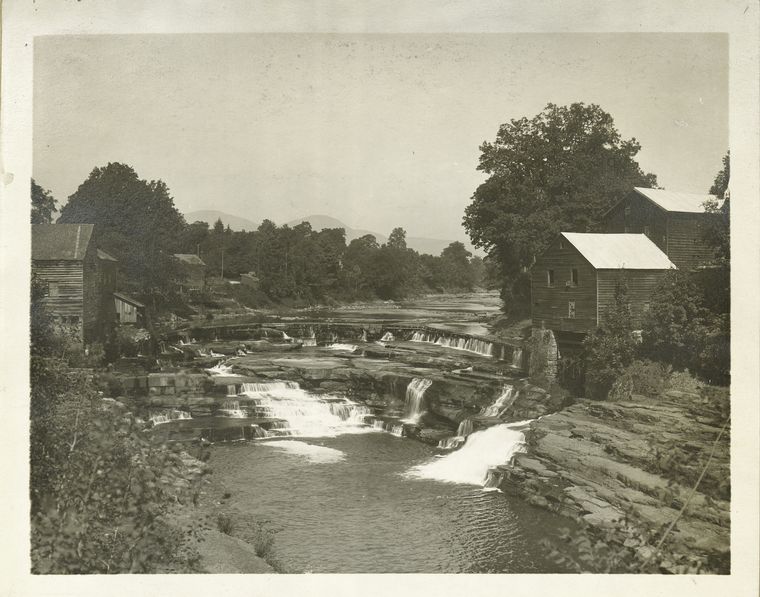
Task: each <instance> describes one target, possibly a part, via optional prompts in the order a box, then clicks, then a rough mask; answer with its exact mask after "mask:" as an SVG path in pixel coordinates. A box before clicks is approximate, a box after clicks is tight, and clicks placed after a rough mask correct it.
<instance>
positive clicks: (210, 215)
mask: <svg viewBox="0 0 760 597" xmlns="http://www.w3.org/2000/svg"><path fill="white" fill-rule="evenodd" d="M220 218H221V220H222V222H223V223H224V225H225V226H229V227H230V228H231V229H232V230H245V231H247V232H250V231H251V230H256V229H257V228H258V227H259V225H258V224H257V223H256V222H251V220H247V219H245V218H241V217H240V216H233V215H232V214H226V213H224V212H223V211H216V210H213V209H205V210H200V211H191V212H190V213H186V214H185V221H186V222H187V223H188V224H192V223H193V222H208V224H209V226H213V225H214V223H215V222H216V221H217V220H218V219H220Z"/></svg>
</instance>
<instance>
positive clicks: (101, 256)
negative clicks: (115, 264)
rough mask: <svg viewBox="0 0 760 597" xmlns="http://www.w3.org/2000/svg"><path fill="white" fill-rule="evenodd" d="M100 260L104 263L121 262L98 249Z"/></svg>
mask: <svg viewBox="0 0 760 597" xmlns="http://www.w3.org/2000/svg"><path fill="white" fill-rule="evenodd" d="M98 259H102V260H103V261H119V260H118V259H116V257H113V256H112V255H109V254H108V253H106V252H105V251H104V250H103V249H98Z"/></svg>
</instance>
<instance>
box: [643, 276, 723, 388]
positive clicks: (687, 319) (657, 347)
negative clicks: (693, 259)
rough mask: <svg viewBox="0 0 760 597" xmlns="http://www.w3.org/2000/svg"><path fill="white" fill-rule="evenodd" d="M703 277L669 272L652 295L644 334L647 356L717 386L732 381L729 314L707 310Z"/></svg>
mask: <svg viewBox="0 0 760 597" xmlns="http://www.w3.org/2000/svg"><path fill="white" fill-rule="evenodd" d="M702 281H704V278H703V272H701V271H697V272H685V271H681V270H670V271H669V272H668V273H667V274H666V275H665V276H664V277H663V279H662V281H661V282H660V284H659V285H658V286H657V288H656V289H655V291H654V293H653V294H652V300H651V303H650V307H649V311H648V312H647V314H646V316H645V318H644V322H643V328H642V345H641V352H642V354H643V355H644V356H646V357H648V358H651V359H653V360H656V361H660V362H663V363H669V364H670V365H672V366H673V367H674V368H676V369H681V370H682V369H689V370H690V371H691V372H693V373H695V374H697V375H700V376H701V377H703V378H706V379H707V380H708V381H711V382H713V383H725V382H727V380H728V377H729V375H730V355H731V351H730V339H729V334H730V331H729V320H728V314H727V313H726V314H720V313H713V312H711V311H710V310H709V309H707V308H706V307H705V300H704V289H703V288H702V287H701V284H700V282H702Z"/></svg>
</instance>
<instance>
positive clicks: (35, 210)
mask: <svg viewBox="0 0 760 597" xmlns="http://www.w3.org/2000/svg"><path fill="white" fill-rule="evenodd" d="M55 210H56V202H55V198H54V197H53V194H52V193H51V192H50V191H48V190H47V189H43V188H42V187H41V186H40V185H38V184H37V183H36V182H34V179H32V224H50V223H51V222H52V221H53V213H54V212H55Z"/></svg>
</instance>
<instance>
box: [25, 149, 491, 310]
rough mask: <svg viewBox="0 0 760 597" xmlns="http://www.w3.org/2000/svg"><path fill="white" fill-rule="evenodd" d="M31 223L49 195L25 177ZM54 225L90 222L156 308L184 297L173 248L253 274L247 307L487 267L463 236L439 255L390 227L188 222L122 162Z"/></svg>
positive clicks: (395, 293)
mask: <svg viewBox="0 0 760 597" xmlns="http://www.w3.org/2000/svg"><path fill="white" fill-rule="evenodd" d="M31 194H32V215H31V218H32V222H33V223H45V222H47V223H50V222H52V220H53V216H54V214H55V211H56V201H55V199H54V198H53V196H52V194H51V193H50V192H49V191H47V190H45V189H44V188H43V187H41V186H40V185H38V184H37V183H36V182H35V181H34V180H33V181H32V193H31ZM57 222H59V223H68V224H76V223H90V224H95V231H94V235H95V236H94V240H95V242H96V244H97V246H98V247H99V248H102V249H103V250H105V251H107V252H108V253H111V254H113V255H114V256H115V257H116V258H117V259H118V260H119V270H120V276H121V279H120V286H121V288H122V289H124V290H127V291H130V292H132V293H134V294H135V295H136V296H137V297H138V298H141V299H143V300H144V302H145V303H146V305H147V306H148V307H149V309H151V310H152V311H153V312H154V313H159V312H161V311H162V310H166V309H170V308H172V307H173V306H176V304H177V303H178V302H181V301H182V298H181V297H180V296H179V293H178V291H179V288H180V285H181V283H182V281H183V279H184V277H185V274H184V271H183V268H182V266H181V265H180V264H179V263H178V262H177V260H176V259H174V258H173V257H172V255H173V254H175V253H193V254H197V255H199V256H200V257H201V258H202V259H203V261H204V262H205V263H206V264H207V266H208V269H207V274H208V275H209V276H211V277H215V278H224V279H235V278H237V277H239V276H240V274H243V273H248V272H253V273H254V274H255V275H256V276H257V277H258V279H259V282H260V286H259V288H260V289H259V290H258V291H242V290H240V291H239V292H238V294H239V298H240V299H241V300H242V301H243V302H245V303H246V304H247V306H254V307H255V306H259V305H261V304H264V303H268V302H272V303H281V302H286V303H287V302H291V303H296V304H303V305H307V304H312V303H315V302H325V301H326V302H330V301H348V300H366V299H374V298H380V299H402V298H405V297H408V296H411V295H414V294H418V293H424V292H441V291H467V290H472V289H474V288H475V287H476V286H480V285H482V284H483V283H484V280H485V278H486V276H487V273H488V271H490V272H491V274H493V267H492V266H491V267H490V270H489V268H488V264H486V263H484V260H482V259H481V258H480V257H477V256H473V255H472V254H471V253H470V252H469V251H467V249H466V248H465V246H464V245H463V244H462V243H460V242H454V243H451V244H450V245H449V246H448V247H446V248H445V249H444V250H443V252H442V253H441V255H438V256H432V255H425V254H422V255H421V254H419V253H418V252H417V251H415V250H413V249H410V248H409V247H407V245H406V232H405V231H404V229H403V228H400V227H399V228H395V229H394V230H393V231H392V232H391V234H390V236H389V238H388V241H387V242H386V243H384V244H380V243H378V242H377V239H376V238H375V237H374V236H372V235H366V236H363V237H361V238H357V239H354V240H352V241H351V242H348V243H347V242H346V235H345V230H343V229H342V228H336V229H324V230H319V231H317V230H313V229H312V228H311V225H310V224H309V223H308V222H304V223H302V224H299V225H297V226H293V227H290V226H287V225H283V226H277V225H276V224H275V223H273V222H272V221H270V220H267V219H265V220H264V221H263V222H262V223H261V225H260V226H259V227H258V228H257V229H256V230H251V231H233V230H231V229H230V228H229V226H225V225H224V223H223V222H222V221H221V220H218V221H217V222H216V223H215V224H214V225H213V226H209V224H208V223H206V222H192V223H189V224H188V223H187V222H186V221H185V218H184V216H183V215H182V214H181V213H180V212H179V211H178V210H177V208H176V207H175V205H174V199H173V197H172V195H171V193H170V190H169V188H168V187H167V185H166V184H165V183H164V182H163V181H160V180H157V181H154V180H151V181H148V180H143V179H141V178H140V177H139V176H138V174H137V173H136V172H135V170H134V169H133V168H132V167H130V166H128V165H126V164H121V163H115V162H114V163H109V164H107V165H106V166H103V167H97V168H95V169H93V171H92V172H91V173H90V175H89V176H88V178H87V179H86V180H85V181H84V182H83V183H82V184H81V185H80V186H79V188H78V189H77V190H76V192H75V193H73V194H72V195H71V196H70V197H69V198H68V201H67V202H66V204H65V205H63V206H62V208H61V209H60V215H59V217H58V219H57Z"/></svg>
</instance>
